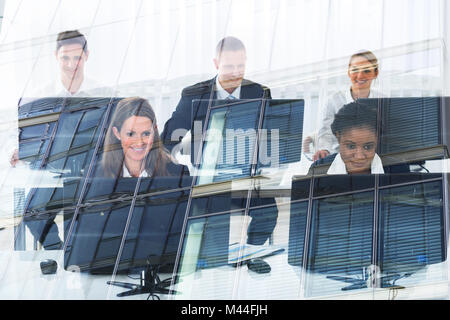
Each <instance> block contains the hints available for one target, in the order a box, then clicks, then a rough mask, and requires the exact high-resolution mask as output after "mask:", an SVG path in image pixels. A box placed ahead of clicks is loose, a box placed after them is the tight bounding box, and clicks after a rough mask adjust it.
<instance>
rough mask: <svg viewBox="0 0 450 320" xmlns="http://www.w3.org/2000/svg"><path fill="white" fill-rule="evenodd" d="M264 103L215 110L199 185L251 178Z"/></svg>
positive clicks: (235, 105)
mask: <svg viewBox="0 0 450 320" xmlns="http://www.w3.org/2000/svg"><path fill="white" fill-rule="evenodd" d="M261 103H262V102H261V100H257V101H250V102H245V101H244V102H242V101H241V102H239V103H238V104H230V105H229V106H224V107H217V108H215V109H212V110H211V114H210V117H209V121H208V128H207V133H206V137H205V142H204V144H203V149H202V159H201V164H200V168H199V169H200V172H199V177H198V180H197V184H205V183H211V182H219V181H225V180H232V179H237V178H241V177H249V176H250V174H251V168H252V164H253V162H254V159H253V157H254V152H255V145H256V139H257V136H256V135H257V129H258V122H259V115H260V111H261Z"/></svg>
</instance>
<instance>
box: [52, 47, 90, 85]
mask: <svg viewBox="0 0 450 320" xmlns="http://www.w3.org/2000/svg"><path fill="white" fill-rule="evenodd" d="M88 55H89V53H88V52H85V51H84V50H83V46H82V45H81V44H78V43H73V44H65V45H63V46H61V47H60V48H59V50H58V51H57V52H56V59H57V61H58V63H59V69H60V72H61V77H62V78H63V79H65V80H73V79H77V78H79V77H82V76H83V74H84V64H85V62H86V60H87V58H88Z"/></svg>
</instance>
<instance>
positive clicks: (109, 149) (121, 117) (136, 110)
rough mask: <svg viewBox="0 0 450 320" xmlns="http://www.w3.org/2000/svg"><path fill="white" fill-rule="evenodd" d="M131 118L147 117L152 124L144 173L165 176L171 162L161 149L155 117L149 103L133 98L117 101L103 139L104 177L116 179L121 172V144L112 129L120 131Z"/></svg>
mask: <svg viewBox="0 0 450 320" xmlns="http://www.w3.org/2000/svg"><path fill="white" fill-rule="evenodd" d="M132 116H139V117H147V118H149V119H150V120H151V121H152V123H153V125H154V126H153V130H154V136H153V144H152V148H151V150H150V152H149V154H148V155H147V157H146V159H145V168H144V169H145V171H147V173H149V174H150V173H151V174H152V175H154V176H165V175H167V168H166V167H167V164H168V163H169V162H170V161H171V156H170V154H169V152H168V151H167V150H166V149H165V148H164V147H163V144H162V142H161V138H160V136H159V132H158V129H157V127H156V116H155V112H154V111H153V108H152V107H151V105H150V103H149V102H148V101H147V100H146V99H143V98H139V97H133V98H126V99H122V100H120V101H119V103H118V104H117V107H116V110H115V111H114V115H113V117H112V120H111V123H110V125H109V128H108V131H107V133H106V137H105V143H104V153H103V159H102V167H103V170H104V173H105V175H106V176H109V177H118V176H120V174H121V172H122V166H123V161H124V153H123V149H122V144H121V142H120V140H119V139H117V137H116V136H115V135H114V132H113V127H116V128H117V130H119V131H120V129H121V127H122V125H123V123H124V122H125V121H126V120H127V119H128V118H130V117H132Z"/></svg>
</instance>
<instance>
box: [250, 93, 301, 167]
mask: <svg viewBox="0 0 450 320" xmlns="http://www.w3.org/2000/svg"><path fill="white" fill-rule="evenodd" d="M265 103H266V104H265V111H264V119H263V125H262V130H261V131H260V140H259V148H258V156H259V157H258V166H257V169H256V173H257V174H260V173H262V172H263V170H264V168H270V167H271V168H278V167H280V166H283V165H286V164H288V163H292V162H297V161H300V156H301V152H302V132H303V115H304V102H303V100H292V101H290V100H266V102H265Z"/></svg>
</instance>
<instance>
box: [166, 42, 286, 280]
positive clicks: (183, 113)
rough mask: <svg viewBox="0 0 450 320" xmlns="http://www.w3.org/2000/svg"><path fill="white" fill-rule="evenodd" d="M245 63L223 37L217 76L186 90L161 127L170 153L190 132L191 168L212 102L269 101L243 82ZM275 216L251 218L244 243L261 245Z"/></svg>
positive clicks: (263, 267)
mask: <svg viewBox="0 0 450 320" xmlns="http://www.w3.org/2000/svg"><path fill="white" fill-rule="evenodd" d="M246 59H247V56H246V50H245V46H244V44H243V43H242V41H241V40H239V39H237V38H234V37H225V38H223V39H222V40H221V41H219V43H218V44H217V46H216V56H215V58H214V60H213V61H214V65H215V67H216V69H217V75H216V76H215V77H214V78H212V79H210V80H207V81H203V82H199V83H197V84H195V85H193V86H190V87H187V88H185V89H184V90H183V92H182V94H181V99H180V101H179V103H178V105H177V107H176V110H175V112H174V113H173V114H172V117H171V118H170V119H169V120H168V121H167V122H166V124H165V126H164V130H163V132H162V134H161V139H162V141H163V142H164V145H165V146H166V147H167V148H168V149H169V150H172V149H173V147H174V146H175V145H176V144H178V143H179V142H180V141H181V139H182V138H183V137H184V135H185V134H186V132H187V131H188V130H191V139H192V140H191V141H192V142H191V161H192V163H193V164H195V163H197V159H196V157H197V156H198V154H196V151H197V150H198V149H197V148H196V147H195V146H194V145H195V144H196V143H200V141H201V134H202V132H203V130H205V129H206V128H205V127H204V126H205V119H206V118H207V116H208V113H209V110H210V109H211V107H212V106H213V104H214V100H216V99H217V100H227V99H259V98H264V99H271V95H270V90H269V88H267V87H264V86H262V85H260V84H258V83H254V82H252V81H249V80H246V79H244V73H245V64H246ZM235 129H239V128H235ZM260 201H262V202H267V204H274V203H275V201H274V198H266V199H260ZM277 216H278V214H277V212H273V213H271V214H269V215H258V216H252V222H251V223H250V225H249V228H248V231H247V243H249V244H254V245H262V244H264V243H265V241H266V240H267V239H268V238H269V237H270V235H271V234H272V231H273V229H274V228H275V225H276V220H277ZM219 233H220V232H219ZM225 233H226V232H225ZM219 242H221V244H218V246H222V244H223V243H224V241H223V239H222V240H220V241H219ZM225 242H226V241H225ZM213 246H215V245H213ZM225 249H226V250H228V249H227V248H225ZM246 264H247V266H248V267H249V268H250V269H252V270H254V271H256V272H268V271H269V270H270V267H269V266H268V265H267V264H266V263H265V262H262V261H253V260H249V261H248V262H247V263H246Z"/></svg>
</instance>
